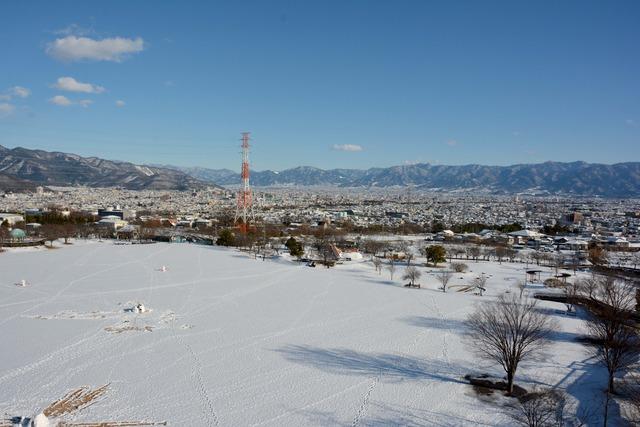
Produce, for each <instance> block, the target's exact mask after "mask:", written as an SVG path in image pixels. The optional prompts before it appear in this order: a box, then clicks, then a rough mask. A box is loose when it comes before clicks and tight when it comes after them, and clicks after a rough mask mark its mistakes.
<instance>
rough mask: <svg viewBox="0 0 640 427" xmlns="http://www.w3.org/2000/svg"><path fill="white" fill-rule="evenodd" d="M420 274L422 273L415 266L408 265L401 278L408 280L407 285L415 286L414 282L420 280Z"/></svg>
mask: <svg viewBox="0 0 640 427" xmlns="http://www.w3.org/2000/svg"><path fill="white" fill-rule="evenodd" d="M420 276H422V273H420V271H419V270H418V269H417V268H416V267H414V266H413V265H410V266H408V267H407V268H405V269H404V275H403V276H402V279H403V280H408V281H409V286H415V283H416V282H417V281H418V280H420Z"/></svg>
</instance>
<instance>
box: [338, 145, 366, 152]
mask: <svg viewBox="0 0 640 427" xmlns="http://www.w3.org/2000/svg"><path fill="white" fill-rule="evenodd" d="M332 149H333V150H334V151H350V152H356V151H362V150H363V148H362V145H358V144H333V146H332Z"/></svg>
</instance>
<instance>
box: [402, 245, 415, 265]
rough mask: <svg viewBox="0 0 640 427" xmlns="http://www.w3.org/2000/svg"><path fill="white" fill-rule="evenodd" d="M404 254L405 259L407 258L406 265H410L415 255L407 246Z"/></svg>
mask: <svg viewBox="0 0 640 427" xmlns="http://www.w3.org/2000/svg"><path fill="white" fill-rule="evenodd" d="M404 254H405V259H406V260H407V267H408V266H410V265H411V261H412V260H413V258H414V257H415V256H416V255H415V254H414V253H413V251H412V250H411V249H409V248H407V251H406V252H405V253H404Z"/></svg>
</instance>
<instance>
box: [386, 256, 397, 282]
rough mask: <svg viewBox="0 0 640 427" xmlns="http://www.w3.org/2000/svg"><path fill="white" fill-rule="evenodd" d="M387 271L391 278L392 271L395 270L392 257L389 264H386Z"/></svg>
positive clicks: (391, 278)
mask: <svg viewBox="0 0 640 427" xmlns="http://www.w3.org/2000/svg"><path fill="white" fill-rule="evenodd" d="M387 271H389V279H390V280H393V273H395V271H396V262H395V261H394V259H393V258H391V259H390V260H389V264H387Z"/></svg>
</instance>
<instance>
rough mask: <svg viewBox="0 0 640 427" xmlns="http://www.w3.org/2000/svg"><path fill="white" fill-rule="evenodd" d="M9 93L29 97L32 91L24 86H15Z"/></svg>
mask: <svg viewBox="0 0 640 427" xmlns="http://www.w3.org/2000/svg"><path fill="white" fill-rule="evenodd" d="M9 93H10V94H11V95H13V96H17V97H18V98H27V97H28V96H29V95H31V91H30V90H29V89H27V88H26V87H22V86H14V87H12V88H10V89H9Z"/></svg>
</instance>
